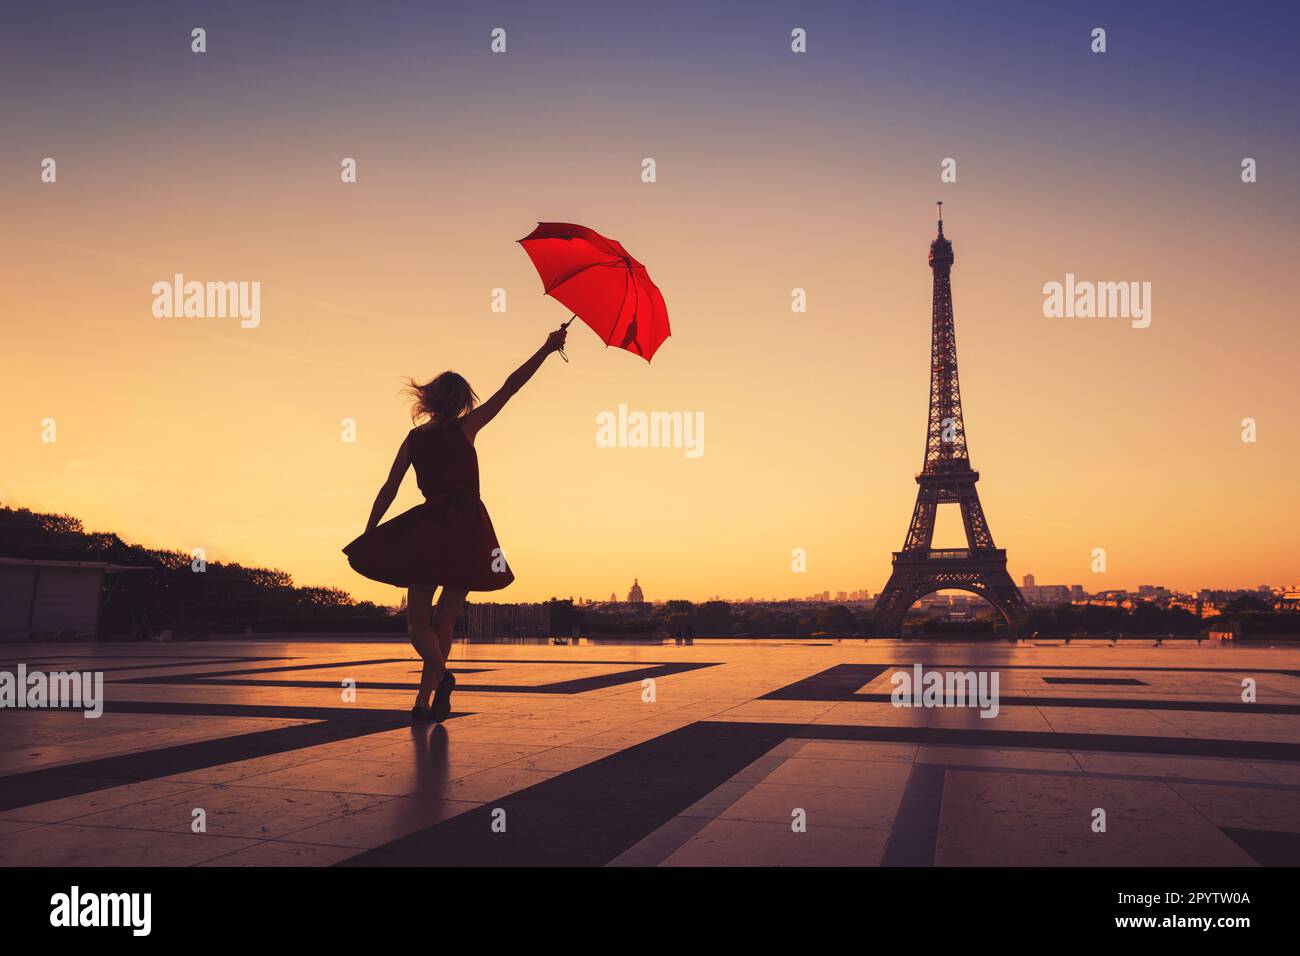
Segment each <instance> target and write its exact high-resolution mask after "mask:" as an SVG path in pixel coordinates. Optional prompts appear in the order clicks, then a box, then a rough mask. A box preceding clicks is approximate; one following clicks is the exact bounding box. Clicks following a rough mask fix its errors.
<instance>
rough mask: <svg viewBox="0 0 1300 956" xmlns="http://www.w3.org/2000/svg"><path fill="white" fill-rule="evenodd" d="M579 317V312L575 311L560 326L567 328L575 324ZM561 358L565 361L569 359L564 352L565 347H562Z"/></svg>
mask: <svg viewBox="0 0 1300 956" xmlns="http://www.w3.org/2000/svg"><path fill="white" fill-rule="evenodd" d="M577 317H578V314H577V313H576V312H575V313H574V314H573V315H571V316H569V321H568V322H565V323H564V324H563V325H561V326H560V328H562V329H567V328H568V327H569V326H571V325H572V324H573V320H574V319H576V318H577ZM560 358H562V359H564V361H566V362H567V361H568V360H569V357H568V356H567V355H565V354H564V349H560Z"/></svg>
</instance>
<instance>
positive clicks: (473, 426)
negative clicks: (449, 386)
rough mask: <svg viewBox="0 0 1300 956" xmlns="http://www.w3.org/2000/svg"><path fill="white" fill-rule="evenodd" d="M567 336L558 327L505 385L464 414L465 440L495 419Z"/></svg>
mask: <svg viewBox="0 0 1300 956" xmlns="http://www.w3.org/2000/svg"><path fill="white" fill-rule="evenodd" d="M568 334H569V333H568V330H567V329H565V328H563V327H560V328H558V329H556V330H555V331H554V332H552V333H551V334H550V335H548V336H547V337H546V342H545V343H543V345H542V347H541V348H540V349H538V350H537V351H536V352H534V353H533V354H532V356H531V357H530V358H529V359H528V361H526V362H524V364H523V365H521V366H519V368H517V369H515V370H514V371H513V372H511V373H510V377H509V378H507V379H506V381H505V384H504V385H502V386H501V387H500V388H499V389H497V390H496V392H495V393H494V394H493V396H492V397H491V398H489V399H488V400H487V401H486V402H484V403H483V404H482V405H480V406H479V407H478V408H475V409H473V410H472V411H470V412H468V413H466V415H465V416H464V417H463V418H462V419H461V420H460V424H461V428H462V430H463V431H464V432H465V437H466V438H468V439H469V440H470V441H473V440H474V436H475V435H476V434H478V432H479V431H480V430H481V429H482V428H483V426H485V425H486V424H487V423H488V422H490V421H492V419H494V418H496V417H497V414H498V413H499V412H500V411H501V409H503V408H505V407H506V402H508V401H510V399H511V398H512V397H513V396H514V394H515V392H517V391H519V390H520V389H521V388H523V387H524V385H525V384H526V383H527V382H528V380H529V379H530V378H532V377H533V375H534V374H536V372H537V370H538V369H539V368H541V367H542V363H543V362H544V361H546V356H548V355H550V354H551V353H552V352H558V351H559V350H560V349H562V348H564V339H565V337H566V336H567V335H568Z"/></svg>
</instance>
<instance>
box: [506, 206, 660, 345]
mask: <svg viewBox="0 0 1300 956" xmlns="http://www.w3.org/2000/svg"><path fill="white" fill-rule="evenodd" d="M519 244H520V245H521V246H523V247H524V251H525V252H526V253H528V258H530V259H531V260H532V261H533V266H534V267H536V269H537V274H538V275H540V276H541V277H542V286H543V289H544V291H545V292H546V294H547V295H549V296H551V297H552V298H554V299H558V300H559V301H560V302H562V303H564V305H566V306H568V308H569V310H570V311H571V312H573V313H574V315H576V316H577V317H578V318H580V319H582V321H583V322H586V323H587V325H589V326H591V329H592V331H594V332H595V333H596V334H597V335H599V336H600V338H601V341H602V342H604V343H605V344H606V345H615V346H617V347H619V348H621V349H627V351H629V352H634V353H635V354H637V355H639V356H641V357H642V358H643V359H645V360H646V361H647V362H648V361H650V359H651V358H652V357H653V356H654V354H655V352H656V350H658V348H659V346H660V345H662V344H663V341H664V339H666V338H668V336H669V335H670V334H671V331H670V329H669V328H668V307H667V306H665V305H664V297H663V295H662V294H660V292H659V287H658V286H656V285H655V284H654V283H653V282H652V281H650V274H649V273H648V272H646V268H645V266H643V265H642V264H641V263H639V262H637V261H636V260H635V259H633V258H632V256H631V255H630V254H629V253H628V251H627V250H626V249H624V248H623V246H622V245H620V244H619V243H618V242H617V241H616V240H614V239H607V238H605V237H604V236H602V235H601V234H600V233H598V232H596V230H594V229H588V228H587V227H586V226H577V225H574V224H573V223H568V222H539V223H538V224H537V228H536V229H534V230H533V231H532V232H531V233H529V234H528V235H527V236H524V238H522V239H520V240H519ZM570 321H572V320H570ZM566 324H567V323H566Z"/></svg>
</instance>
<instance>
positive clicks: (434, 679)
mask: <svg viewBox="0 0 1300 956" xmlns="http://www.w3.org/2000/svg"><path fill="white" fill-rule="evenodd" d="M434 590H435V589H434V588H433V587H430V586H425V585H416V586H414V587H411V588H408V589H407V592H406V626H407V628H408V630H409V631H410V634H411V646H412V647H414V648H415V651H416V653H417V654H419V655H420V657H421V658H422V659H423V660H424V669H423V670H422V671H421V672H420V689H419V691H418V692H416V695H415V705H416V706H417V707H428V706H429V700H430V698H431V697H432V696H433V690H434V688H435V687H437V686H438V682H439V681H440V680H442V674H443V669H444V661H445V660H446V655H445V654H443V652H442V647H441V646H440V645H439V643H438V633H437V631H436V629H435V628H434V625H433V623H432V621H431V620H430V614H431V613H432V611H433V592H434ZM444 591H445V589H444Z"/></svg>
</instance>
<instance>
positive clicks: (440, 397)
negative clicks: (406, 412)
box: [406, 372, 478, 422]
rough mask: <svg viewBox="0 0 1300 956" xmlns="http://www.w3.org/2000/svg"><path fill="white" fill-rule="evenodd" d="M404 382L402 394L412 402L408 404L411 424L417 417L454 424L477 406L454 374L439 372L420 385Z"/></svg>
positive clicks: (462, 380) (475, 400)
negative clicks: (404, 387)
mask: <svg viewBox="0 0 1300 956" xmlns="http://www.w3.org/2000/svg"><path fill="white" fill-rule="evenodd" d="M406 381H407V388H406V391H407V392H408V393H410V395H411V396H412V398H413V399H414V401H412V402H411V421H417V420H418V419H420V418H421V417H424V418H428V419H429V420H430V421H433V422H450V421H455V420H456V419H458V418H460V417H461V416H462V415H464V414H465V413H466V412H468V411H469V410H470V409H471V408H473V407H474V406H475V404H477V402H478V396H477V395H476V394H474V389H472V388H470V387H469V382H467V381H465V379H464V378H463V377H462V376H460V375H458V374H456V373H455V372H443V373H442V374H441V375H438V376H435V377H434V379H433V380H432V381H430V382H426V383H425V384H423V385H421V384H420V383H419V382H417V381H415V379H407V380H406Z"/></svg>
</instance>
